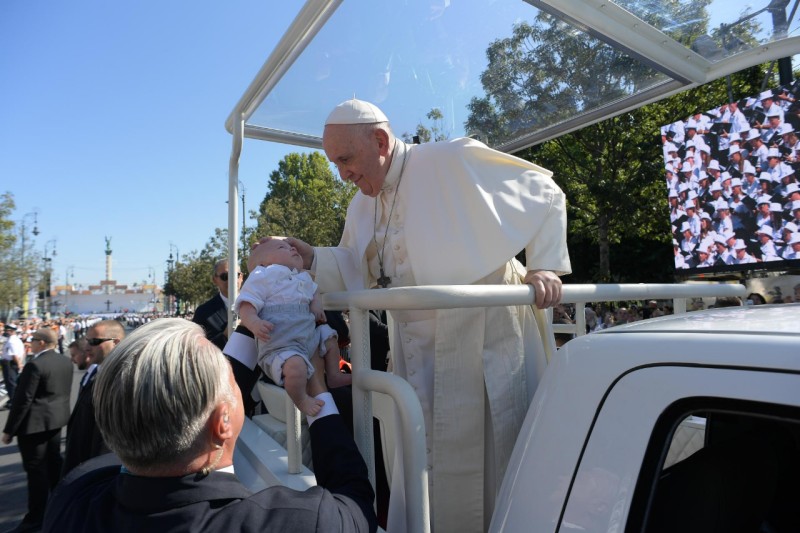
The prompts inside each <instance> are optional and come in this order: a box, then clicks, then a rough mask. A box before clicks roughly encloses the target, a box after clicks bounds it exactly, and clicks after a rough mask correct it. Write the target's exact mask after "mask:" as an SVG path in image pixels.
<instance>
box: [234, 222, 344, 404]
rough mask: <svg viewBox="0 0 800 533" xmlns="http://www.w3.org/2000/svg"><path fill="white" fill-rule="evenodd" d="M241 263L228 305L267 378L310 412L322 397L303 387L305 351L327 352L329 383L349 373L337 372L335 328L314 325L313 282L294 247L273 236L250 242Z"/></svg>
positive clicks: (308, 366) (318, 310)
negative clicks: (240, 277) (245, 273)
mask: <svg viewBox="0 0 800 533" xmlns="http://www.w3.org/2000/svg"><path fill="white" fill-rule="evenodd" d="M247 268H248V270H249V271H250V276H249V277H248V278H247V281H245V283H244V285H243V286H242V292H241V294H240V295H239V297H238V298H237V299H236V303H235V304H234V310H235V311H237V312H238V313H239V316H240V318H241V320H242V323H243V324H244V325H245V326H246V327H247V329H249V330H250V331H251V332H252V333H253V335H254V336H255V338H256V343H257V345H258V362H259V365H260V366H261V369H262V370H263V371H264V373H265V374H267V375H268V376H269V377H270V378H271V379H272V381H274V382H275V383H277V384H278V385H283V387H284V388H285V389H286V392H287V393H288V394H289V397H290V398H291V399H292V401H293V402H294V404H295V405H296V406H297V408H298V409H300V411H302V412H303V413H305V414H307V415H311V416H313V415H316V414H317V413H319V411H320V408H321V407H322V406H323V405H324V402H323V401H322V400H317V399H315V398H312V397H311V396H309V395H308V394H307V393H306V384H307V382H308V378H310V377H311V375H312V374H313V373H314V366H313V365H312V363H311V357H313V355H314V354H315V353H317V352H318V353H319V354H320V356H323V357H325V355H326V353H328V352H330V353H328V356H327V357H325V368H326V373H327V375H328V385H329V386H330V387H337V386H342V385H343V384H345V383H342V381H343V380H346V379H347V378H350V376H345V375H344V374H341V373H340V372H339V360H338V359H339V357H337V356H338V354H339V351H338V344H337V341H336V332H335V331H334V330H333V329H331V328H330V327H328V326H327V325H321V326H319V327H317V326H316V323H317V322H325V313H324V312H323V309H322V303H321V302H320V299H319V291H318V288H317V284H316V283H314V281H313V280H312V279H311V276H310V275H309V273H308V272H306V271H304V270H303V258H302V257H300V254H299V253H298V252H297V250H295V249H294V247H293V246H290V245H289V243H287V242H286V241H284V240H282V239H278V238H272V239H270V240H268V241H265V242H262V243H261V244H258V245H257V246H256V247H255V248H253V250H252V251H251V252H250V257H249V258H248V261H247ZM334 347H335V349H333V348H334ZM346 384H349V383H346Z"/></svg>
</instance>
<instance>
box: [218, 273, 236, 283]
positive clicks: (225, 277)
mask: <svg viewBox="0 0 800 533" xmlns="http://www.w3.org/2000/svg"><path fill="white" fill-rule="evenodd" d="M236 275H237V276H238V277H242V273H241V272H237V273H236ZM217 277H218V278H219V279H221V280H222V281H228V273H227V272H223V273H222V274H219V275H218V276H217Z"/></svg>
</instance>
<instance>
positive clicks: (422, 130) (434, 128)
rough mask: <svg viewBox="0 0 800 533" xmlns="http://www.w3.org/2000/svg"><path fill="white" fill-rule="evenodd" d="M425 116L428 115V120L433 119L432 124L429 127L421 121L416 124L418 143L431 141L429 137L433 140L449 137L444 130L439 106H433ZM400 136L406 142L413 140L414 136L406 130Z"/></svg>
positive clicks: (437, 140)
mask: <svg viewBox="0 0 800 533" xmlns="http://www.w3.org/2000/svg"><path fill="white" fill-rule="evenodd" d="M425 116H426V117H428V120H431V121H433V124H432V125H431V127H430V129H429V128H427V127H426V126H425V125H424V124H422V123H421V122H420V123H419V124H417V131H416V136H417V137H419V142H420V143H427V142H431V139H433V141H434V142H439V141H446V140H447V139H449V138H450V135H448V134H447V133H445V131H444V115H443V114H442V111H441V110H440V109H439V108H437V107H434V108H433V109H431V110H430V111H428V114H427V115H425ZM400 137H401V138H402V139H403V141H404V142H406V143H408V144H411V143H413V142H414V136H413V135H411V134H410V133H408V132H405V133H403V134H402V135H401V136H400Z"/></svg>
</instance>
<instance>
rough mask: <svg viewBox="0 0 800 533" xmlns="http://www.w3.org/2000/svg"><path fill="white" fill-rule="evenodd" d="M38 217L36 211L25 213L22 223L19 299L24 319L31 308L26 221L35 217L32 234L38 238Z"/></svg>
mask: <svg viewBox="0 0 800 533" xmlns="http://www.w3.org/2000/svg"><path fill="white" fill-rule="evenodd" d="M38 216H39V212H38V210H36V209H34V210H33V211H31V212H30V213H25V214H24V215H23V216H22V223H21V230H22V234H21V239H20V244H21V247H20V252H21V253H20V256H21V257H20V266H21V267H22V276H21V277H20V298H19V301H20V309H21V316H23V317H24V316H27V314H28V311H29V309H28V308H29V307H30V306H29V305H26V303H27V301H26V297H25V293H26V291H27V290H28V283H29V278H28V270H27V265H26V263H25V239H26V237H27V235H28V232H27V230H26V221H27V219H28V217H33V231H31V233H33V236H34V237H36V236H37V235H39V227H38V220H37V219H38Z"/></svg>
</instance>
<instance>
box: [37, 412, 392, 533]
mask: <svg viewBox="0 0 800 533" xmlns="http://www.w3.org/2000/svg"><path fill="white" fill-rule="evenodd" d="M310 432H311V446H312V453H313V460H314V465H315V467H316V474H315V475H316V477H317V483H319V485H320V486H318V487H313V488H311V489H309V490H307V491H305V492H298V491H295V490H292V489H289V488H286V487H271V488H268V489H266V490H263V491H261V492H257V493H255V494H253V493H251V492H250V491H248V490H247V489H246V488H245V487H244V486H243V485H242V484H241V483H240V482H239V480H238V479H237V478H236V476H235V475H233V474H228V473H223V472H212V473H211V474H209V475H208V476H207V477H202V476H199V475H190V476H185V477H179V478H147V477H140V476H134V475H131V474H123V473H120V468H119V467H118V466H116V467H114V466H111V467H104V468H99V469H95V470H91V471H89V472H88V473H86V474H84V475H82V476H80V477H78V478H77V479H73V477H72V476H70V479H66V480H64V482H63V483H62V484H61V485H59V487H58V488H57V489H56V491H55V494H54V495H53V496H52V498H51V499H50V502H49V503H48V506H47V514H46V516H45V520H44V527H43V529H42V531H53V532H61V531H85V532H94V531H97V532H100V531H103V532H106V531H113V532H114V533H125V532H136V533H138V532H141V531H158V532H159V533H162V532H176V531H191V532H194V531H203V532H217V531H218V532H223V533H231V532H237V531H260V532H261V531H286V532H293V531H318V532H326V533H327V532H366V531H375V530H376V529H377V519H376V517H375V513H374V511H373V508H372V502H373V499H374V493H373V491H372V487H371V486H370V484H369V480H368V479H367V469H366V465H365V464H364V460H363V459H362V458H361V454H359V452H358V449H357V448H356V445H355V442H353V439H352V437H351V436H350V435H349V434H348V433H347V430H346V429H345V427H344V423H343V422H342V419H341V416H339V415H331V416H326V417H324V418H320V419H319V420H317V421H316V422H314V423H313V424H312V425H311V428H310ZM99 460H102V458H98V459H95V460H93V461H92V462H91V463H87V464H86V465H84V466H82V467H81V470H82V469H84V468H88V467H90V465H91V464H92V463H94V462H95V461H99ZM76 473H77V472H76ZM323 487H324V488H323Z"/></svg>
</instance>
